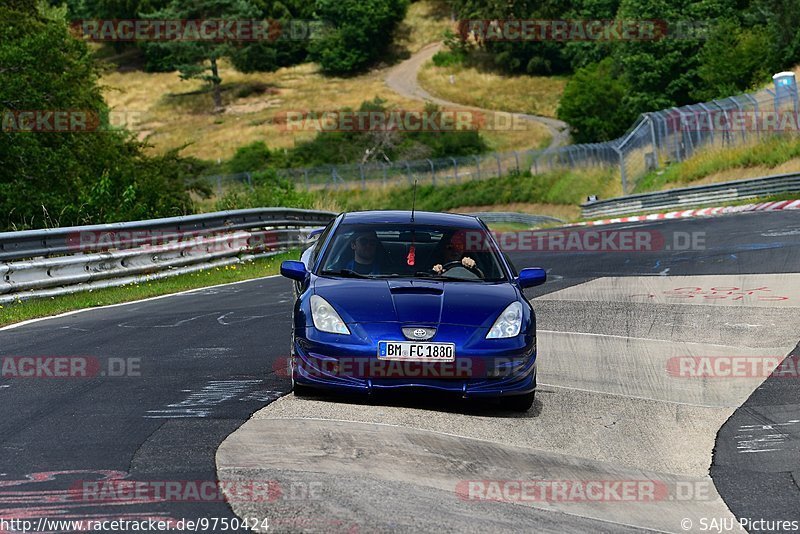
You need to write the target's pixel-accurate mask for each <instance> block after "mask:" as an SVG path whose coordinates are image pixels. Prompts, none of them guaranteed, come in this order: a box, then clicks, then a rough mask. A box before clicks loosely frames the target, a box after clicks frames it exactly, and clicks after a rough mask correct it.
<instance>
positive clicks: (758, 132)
mask: <svg viewBox="0 0 800 534" xmlns="http://www.w3.org/2000/svg"><path fill="white" fill-rule="evenodd" d="M744 97H745V98H746V99H748V100H749V101H750V102H751V103H752V104H753V110H754V111H755V117H754V120H753V121H752V122H753V123H754V124H755V125H756V139H759V140H760V139H761V129H760V128H759V125H760V124H761V120H760V119H761V112H760V111H759V110H758V100H756V99H755V97H753V95H751V94H745V95H744Z"/></svg>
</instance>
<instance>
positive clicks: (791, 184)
mask: <svg viewBox="0 0 800 534" xmlns="http://www.w3.org/2000/svg"><path fill="white" fill-rule="evenodd" d="M796 192H800V174H798V173H792V174H777V175H774V176H766V177H763V178H754V179H748V180H737V181H734V182H723V183H718V184H709V185H699V186H694V187H684V188H680V189H669V190H667V191H657V192H655V193H643V194H639V195H629V196H626V197H619V198H611V199H608V200H600V201H597V202H587V203H585V204H582V205H581V213H582V215H583V217H584V218H594V217H604V216H616V215H626V214H629V213H637V212H644V211H657V210H665V209H676V208H677V209H680V208H687V209H688V208H691V207H694V206H701V205H703V204H712V203H715V202H722V201H731V200H739V199H748V198H756V197H764V196H769V195H776V194H781V193H796Z"/></svg>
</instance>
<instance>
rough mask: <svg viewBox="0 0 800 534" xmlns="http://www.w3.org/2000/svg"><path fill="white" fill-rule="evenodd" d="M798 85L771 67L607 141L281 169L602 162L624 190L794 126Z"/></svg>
mask: <svg viewBox="0 0 800 534" xmlns="http://www.w3.org/2000/svg"><path fill="white" fill-rule="evenodd" d="M797 111H798V93H797V85H796V83H795V80H794V75H793V74H792V75H790V74H789V73H782V75H776V84H775V90H772V89H765V90H762V91H759V92H756V93H750V94H744V95H739V96H734V97H730V98H725V99H721V100H713V101H711V102H705V103H702V104H694V105H690V106H683V107H680V108H677V107H676V108H671V109H666V110H662V111H657V112H652V113H645V114H642V115H641V116H640V117H639V119H638V120H637V121H636V123H634V125H633V126H632V127H631V128H630V129H629V130H628V132H627V133H626V134H625V135H623V136H622V137H620V138H618V139H615V140H613V141H608V142H603V143H586V144H576V145H569V146H564V147H558V148H548V149H542V150H524V151H513V152H506V153H490V154H481V155H477V156H461V157H450V158H439V159H421V160H409V161H405V160H404V161H394V162H389V161H386V162H375V161H373V162H369V163H364V164H347V165H325V166H321V167H314V168H294V169H281V170H280V171H279V173H280V174H281V176H283V177H284V178H287V179H290V180H291V181H292V182H294V184H295V186H296V187H298V188H300V189H305V190H308V191H311V190H318V189H334V190H343V189H367V188H370V187H383V186H399V185H411V184H413V183H414V181H415V180H416V181H418V182H419V183H420V184H431V185H442V184H457V183H461V182H465V181H469V180H483V179H487V178H495V177H499V176H507V175H509V174H511V173H514V172H517V173H519V172H525V171H530V172H531V173H532V174H540V173H544V172H548V171H552V170H556V169H575V168H592V167H602V168H607V169H615V170H618V172H619V176H620V179H621V181H622V190H623V192H625V193H629V192H631V191H632V190H633V188H634V187H635V184H636V182H637V181H638V180H639V179H640V178H641V177H642V176H644V175H646V174H647V173H648V172H650V171H653V170H656V169H659V168H660V167H662V166H664V165H667V164H670V163H674V162H680V161H683V160H685V159H687V158H689V157H691V156H692V155H693V154H694V153H695V152H696V151H697V150H699V149H701V148H709V147H718V148H723V149H724V148H725V147H731V146H736V145H741V144H745V143H749V142H757V141H759V140H761V139H762V138H764V137H765V136H767V135H776V134H786V133H795V132H797V131H799V130H800V124H798V116H797ZM208 179H209V180H210V181H211V183H212V185H214V186H216V187H217V189H218V191H222V190H223V189H224V188H225V186H226V185H227V184H230V183H245V184H251V183H252V182H251V174H250V173H240V174H238V175H227V176H212V177H208Z"/></svg>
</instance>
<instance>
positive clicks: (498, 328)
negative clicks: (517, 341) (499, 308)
mask: <svg viewBox="0 0 800 534" xmlns="http://www.w3.org/2000/svg"><path fill="white" fill-rule="evenodd" d="M520 328H522V304H520V303H519V302H512V303H511V304H509V305H508V307H507V308H506V309H505V310H503V313H501V314H500V317H498V318H497V320H496V321H495V322H494V324H493V325H492V328H491V329H490V330H489V333H488V334H486V339H503V338H507V337H514V336H516V335H518V334H519V331H520Z"/></svg>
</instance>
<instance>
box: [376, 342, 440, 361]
mask: <svg viewBox="0 0 800 534" xmlns="http://www.w3.org/2000/svg"><path fill="white" fill-rule="evenodd" d="M378 359H379V360H406V361H412V362H452V361H455V359H456V346H455V344H454V343H416V342H413V341H380V342H378Z"/></svg>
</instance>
